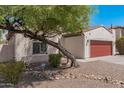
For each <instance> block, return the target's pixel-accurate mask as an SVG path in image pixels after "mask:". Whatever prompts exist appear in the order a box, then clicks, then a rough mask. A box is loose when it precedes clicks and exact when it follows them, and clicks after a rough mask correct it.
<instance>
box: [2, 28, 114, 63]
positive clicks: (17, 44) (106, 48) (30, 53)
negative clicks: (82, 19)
mask: <svg viewBox="0 0 124 93" xmlns="http://www.w3.org/2000/svg"><path fill="white" fill-rule="evenodd" d="M50 39H51V40H53V41H55V42H60V43H61V44H62V45H63V47H65V48H66V49H67V50H68V51H69V52H71V53H72V54H73V55H74V56H75V57H76V58H89V57H99V56H107V55H114V54H115V34H114V33H113V32H111V31H110V30H108V29H106V28H105V27H103V26H96V27H92V28H89V29H87V30H84V31H82V32H81V33H76V34H65V35H63V36H62V37H61V38H60V36H56V37H54V38H50ZM58 52H59V50H58V49H56V48H54V47H52V46H50V45H47V44H45V43H43V42H40V41H35V40H31V39H29V38H25V37H24V35H22V34H15V35H14V36H13V37H12V38H11V40H10V41H9V43H7V44H1V45H0V62H3V61H9V60H13V59H14V60H17V61H20V60H24V61H25V62H31V63H32V62H41V61H43V62H46V61H48V55H49V54H53V53H54V54H55V53H58Z"/></svg>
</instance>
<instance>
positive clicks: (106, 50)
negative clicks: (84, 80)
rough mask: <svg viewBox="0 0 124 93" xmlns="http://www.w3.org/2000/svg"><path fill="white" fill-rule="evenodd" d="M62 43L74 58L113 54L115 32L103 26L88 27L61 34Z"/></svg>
mask: <svg viewBox="0 0 124 93" xmlns="http://www.w3.org/2000/svg"><path fill="white" fill-rule="evenodd" d="M62 45H63V46H64V47H65V48H66V49H67V50H68V51H69V52H71V53H72V54H73V55H74V56H75V57H76V58H90V57H100V56H108V55H115V33H114V32H113V31H110V30H108V29H107V28H105V27H104V26H95V27H90V28H88V29H86V30H84V31H82V32H81V33H76V34H65V35H63V38H62Z"/></svg>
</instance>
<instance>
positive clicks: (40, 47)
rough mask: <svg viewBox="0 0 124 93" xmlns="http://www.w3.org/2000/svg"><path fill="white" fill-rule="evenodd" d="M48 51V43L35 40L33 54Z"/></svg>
mask: <svg viewBox="0 0 124 93" xmlns="http://www.w3.org/2000/svg"><path fill="white" fill-rule="evenodd" d="M45 53H47V44H46V43H44V42H35V41H34V42H33V54H45Z"/></svg>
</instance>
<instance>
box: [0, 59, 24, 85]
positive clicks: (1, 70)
mask: <svg viewBox="0 0 124 93" xmlns="http://www.w3.org/2000/svg"><path fill="white" fill-rule="evenodd" d="M24 70H25V64H24V62H21V61H17V62H15V61H9V62H6V63H1V64H0V74H2V75H3V76H4V78H5V80H6V81H7V82H9V83H12V84H14V85H16V84H17V83H18V81H19V78H20V76H21V74H22V73H23V71H24Z"/></svg>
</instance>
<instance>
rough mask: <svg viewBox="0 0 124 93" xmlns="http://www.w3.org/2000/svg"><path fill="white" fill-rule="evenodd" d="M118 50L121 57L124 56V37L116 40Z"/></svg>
mask: <svg viewBox="0 0 124 93" xmlns="http://www.w3.org/2000/svg"><path fill="white" fill-rule="evenodd" d="M116 48H117V50H118V52H119V54H120V55H124V36H123V37H121V38H119V39H117V40H116Z"/></svg>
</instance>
